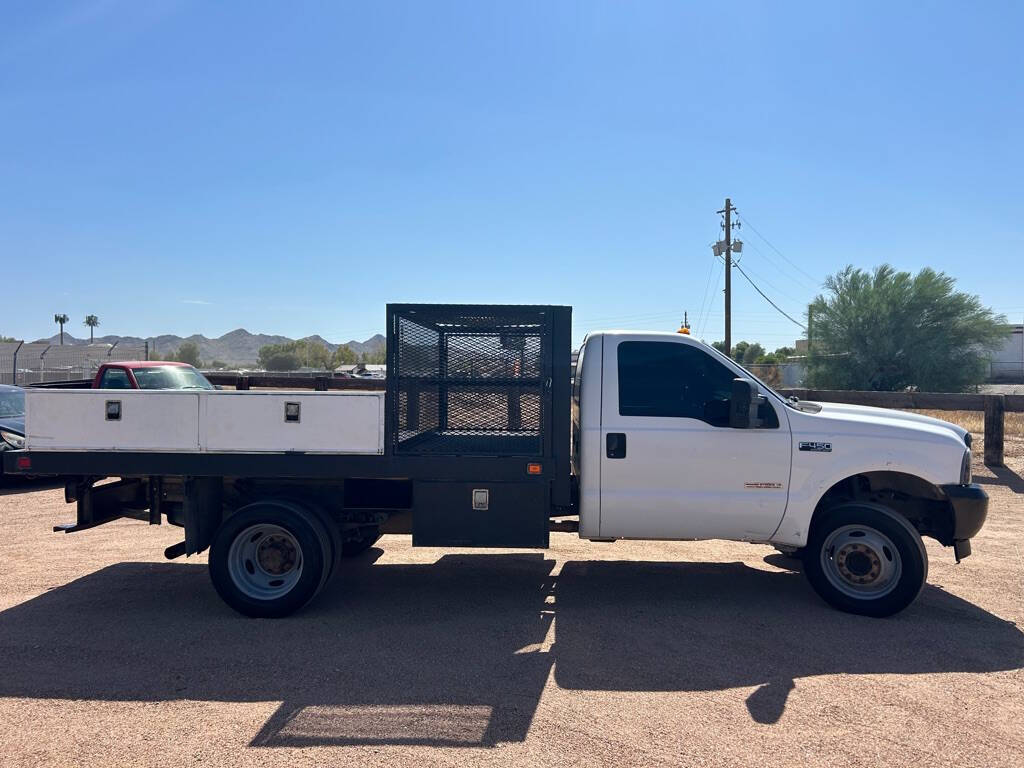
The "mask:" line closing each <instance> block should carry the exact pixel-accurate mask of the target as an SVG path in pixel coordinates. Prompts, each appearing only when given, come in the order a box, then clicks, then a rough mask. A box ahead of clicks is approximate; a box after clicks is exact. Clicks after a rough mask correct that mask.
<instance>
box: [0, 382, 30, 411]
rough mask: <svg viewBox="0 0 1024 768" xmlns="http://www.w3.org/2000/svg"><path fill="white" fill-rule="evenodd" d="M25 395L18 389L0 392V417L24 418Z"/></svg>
mask: <svg viewBox="0 0 1024 768" xmlns="http://www.w3.org/2000/svg"><path fill="white" fill-rule="evenodd" d="M24 415H25V393H24V392H22V391H21V390H20V389H14V390H10V391H5V392H0V417H8V418H9V417H11V416H24Z"/></svg>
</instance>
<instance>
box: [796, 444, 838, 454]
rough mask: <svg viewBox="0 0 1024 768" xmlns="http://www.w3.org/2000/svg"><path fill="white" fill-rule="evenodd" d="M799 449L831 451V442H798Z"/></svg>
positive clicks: (821, 451)
mask: <svg viewBox="0 0 1024 768" xmlns="http://www.w3.org/2000/svg"><path fill="white" fill-rule="evenodd" d="M800 450H801V451H814V452H816V453H832V443H813V442H812V443H800Z"/></svg>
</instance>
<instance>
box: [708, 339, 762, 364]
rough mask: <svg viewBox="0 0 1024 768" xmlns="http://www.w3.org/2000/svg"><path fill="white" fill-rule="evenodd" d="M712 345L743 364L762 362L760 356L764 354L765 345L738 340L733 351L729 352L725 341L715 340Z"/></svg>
mask: <svg viewBox="0 0 1024 768" xmlns="http://www.w3.org/2000/svg"><path fill="white" fill-rule="evenodd" d="M711 346H712V347H714V348H715V349H717V350H718V351H719V352H721V353H722V354H723V355H728V356H729V357H731V358H732V359H733V360H735V361H736V362H737V363H742V364H743V365H750V364H751V363H756V362H760V361H759V358H761V357H763V356H764V347H762V346H761V345H760V344H758V343H757V342H756V341H755V342H749V341H740V342H737V344H736V346H734V347H733V348H732V351H731V352H727V351H726V349H725V342H724V341H713V342H711Z"/></svg>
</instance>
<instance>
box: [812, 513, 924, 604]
mask: <svg viewBox="0 0 1024 768" xmlns="http://www.w3.org/2000/svg"><path fill="white" fill-rule="evenodd" d="M803 563H804V568H803V571H804V574H805V575H806V576H807V579H808V581H810V583H811V586H812V587H814V591H815V592H817V593H818V594H819V595H820V596H821V597H822V598H823V599H824V600H825V602H827V603H829V605H832V606H833V607H835V608H838V609H839V610H841V611H846V612H847V613H856V614H859V615H861V616H874V617H876V618H881V617H884V616H891V615H893V614H894V613H898V612H900V611H902V610H903V609H904V608H906V607H907V606H908V605H910V604H911V603H912V602H914V600H915V599H916V598H917V596H918V595H919V594H920V592H921V589H922V588H923V587H924V584H925V581H926V580H927V578H928V554H927V552H926V551H925V548H924V542H922V541H921V535H920V534H919V533H918V532H917V530H915V529H914V527H913V526H912V525H911V524H910V523H909V522H908V521H907V519H906V518H904V517H903V516H902V515H900V514H898V513H897V512H894V511H893V510H891V509H888V508H887V507H884V506H882V505H880V504H872V503H866V502H865V503H860V502H851V503H847V504H841V505H839V506H836V507H833V508H832V509H828V510H825V511H823V512H820V513H819V514H818V515H817V516H816V517H815V518H814V521H813V522H812V524H811V532H810V537H809V539H808V541H807V546H806V547H805V548H804V551H803Z"/></svg>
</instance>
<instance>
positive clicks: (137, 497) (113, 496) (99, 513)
mask: <svg viewBox="0 0 1024 768" xmlns="http://www.w3.org/2000/svg"><path fill="white" fill-rule="evenodd" d="M64 498H65V499H66V500H67V501H69V502H70V501H74V502H77V505H78V509H77V512H78V521H77V522H75V523H73V524H70V523H69V524H67V525H55V526H53V530H54V531H55V532H60V533H75V532H76V531H84V530H86V529H88V528H95V527H96V526H97V525H103V524H104V523H109V522H110V521H112V520H119V519H121V518H122V517H130V518H135V519H142V520H145V519H148V515H147V514H146V509H147V508H148V507H149V491H148V484H147V483H146V481H145V480H139V479H131V480H120V481H118V482H116V483H107V484H105V485H97V486H94V485H92V483H91V482H86V483H75V484H70V483H69V484H68V486H67V487H66V488H65V489H64Z"/></svg>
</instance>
